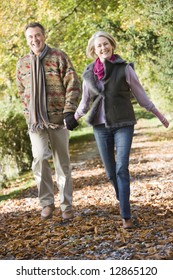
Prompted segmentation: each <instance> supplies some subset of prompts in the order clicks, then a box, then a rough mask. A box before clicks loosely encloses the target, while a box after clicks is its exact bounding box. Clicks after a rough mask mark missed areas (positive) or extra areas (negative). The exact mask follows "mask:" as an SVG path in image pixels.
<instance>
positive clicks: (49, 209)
mask: <svg viewBox="0 0 173 280" xmlns="http://www.w3.org/2000/svg"><path fill="white" fill-rule="evenodd" d="M54 209H55V205H54V204H50V205H47V206H45V207H43V209H42V211H41V217H42V219H44V220H46V219H49V218H51V217H52V213H53V210H54Z"/></svg>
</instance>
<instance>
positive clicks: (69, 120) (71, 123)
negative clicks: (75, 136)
mask: <svg viewBox="0 0 173 280" xmlns="http://www.w3.org/2000/svg"><path fill="white" fill-rule="evenodd" d="M64 121H65V124H66V127H67V129H68V130H73V129H74V128H76V127H77V126H78V125H79V124H78V122H77V120H76V119H75V117H74V113H65V114H64Z"/></svg>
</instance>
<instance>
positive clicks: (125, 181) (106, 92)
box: [75, 31, 169, 229]
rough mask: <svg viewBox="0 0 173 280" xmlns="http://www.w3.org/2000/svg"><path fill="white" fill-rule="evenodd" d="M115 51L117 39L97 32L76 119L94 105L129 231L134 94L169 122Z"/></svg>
mask: <svg viewBox="0 0 173 280" xmlns="http://www.w3.org/2000/svg"><path fill="white" fill-rule="evenodd" d="M115 48H116V43H115V41H114V38H113V37H112V36H111V35H110V34H108V33H106V32H104V31H98V32H96V33H95V34H94V35H93V36H92V37H91V38H90V40H89V41H88V46H87V50H86V54H87V56H88V57H92V58H93V59H95V60H94V62H92V63H91V64H89V65H88V66H87V67H86V69H85V71H84V73H83V94H82V99H81V102H80V104H79V106H78V108H77V110H76V113H75V119H76V120H78V119H79V118H80V117H82V116H84V115H85V114H86V113H87V112H88V111H89V107H90V101H92V106H91V109H90V114H89V117H88V123H89V124H90V125H92V126H93V130H94V135H95V139H96V142H97V146H98V149H99V153H100V156H101V159H102V162H103V164H104V167H105V171H106V175H107V177H108V179H109V180H110V182H111V183H112V184H113V186H114V189H115V192H116V197H117V199H118V200H119V201H120V212H121V216H122V221H123V227H124V228H126V229H127V228H132V227H133V223H132V220H131V212H130V202H129V199H130V176H129V169H128V167H129V155H130V149H131V144H132V138H133V132H134V125H135V124H136V119H135V114H134V110H133V106H132V104H131V101H130V96H131V93H133V95H134V97H135V98H136V99H137V101H138V103H139V104H140V106H142V107H144V108H145V109H146V110H148V111H150V112H152V113H153V114H154V115H156V116H157V117H158V118H159V120H160V121H161V122H162V124H163V125H164V126H165V127H168V125H169V122H168V121H167V119H166V118H165V117H164V116H163V115H162V114H161V113H160V112H159V111H158V110H157V109H156V107H155V106H154V104H153V103H152V102H151V101H150V100H149V99H148V97H147V95H146V93H145V91H144V89H143V87H142V86H141V84H140V82H139V80H138V78H137V76H136V73H135V71H134V69H133V64H132V63H126V61H125V60H123V59H122V58H121V57H120V56H119V55H118V54H114V51H115ZM115 148H116V155H115V153H114V149H115Z"/></svg>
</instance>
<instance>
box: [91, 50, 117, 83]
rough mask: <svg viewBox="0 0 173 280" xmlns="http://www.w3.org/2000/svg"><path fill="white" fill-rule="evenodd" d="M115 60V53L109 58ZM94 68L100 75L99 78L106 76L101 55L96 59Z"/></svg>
mask: <svg viewBox="0 0 173 280" xmlns="http://www.w3.org/2000/svg"><path fill="white" fill-rule="evenodd" d="M114 60H115V55H114V54H113V55H112V56H111V58H110V59H109V61H114ZM93 70H94V74H95V75H96V76H97V77H98V79H99V80H101V79H102V78H103V77H104V66H103V63H102V62H101V60H100V58H99V57H98V58H97V59H96V60H95V63H94V69H93Z"/></svg>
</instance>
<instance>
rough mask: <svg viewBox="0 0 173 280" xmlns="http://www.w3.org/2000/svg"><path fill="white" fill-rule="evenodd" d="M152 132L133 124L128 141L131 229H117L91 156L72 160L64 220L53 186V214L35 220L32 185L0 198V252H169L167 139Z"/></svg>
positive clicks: (172, 214)
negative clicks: (69, 210) (69, 207)
mask: <svg viewBox="0 0 173 280" xmlns="http://www.w3.org/2000/svg"><path fill="white" fill-rule="evenodd" d="M156 134H157V130H156V132H153V131H152V133H150V134H146V133H145V129H142V128H141V129H137V130H136V133H135V137H134V141H133V145H132V152H131V157H130V174H131V208H132V219H133V222H134V225H135V228H134V229H133V230H128V231H127V230H124V229H123V228H122V220H121V217H120V213H119V204H118V202H117V201H116V198H115V194H114V190H113V187H112V186H111V184H110V183H109V182H108V180H107V178H106V175H105V171H104V168H103V165H102V163H101V161H100V158H99V157H98V156H97V155H95V156H94V155H93V158H92V159H89V160H85V161H83V162H82V164H77V165H75V164H72V166H73V168H72V177H73V187H74V194H73V206H74V212H75V217H74V219H73V220H69V221H63V220H62V218H61V212H60V209H59V193H57V194H56V195H55V204H56V210H55V212H54V215H53V218H52V219H50V220H47V221H43V220H41V219H40V211H41V209H40V206H39V203H38V198H37V189H36V187H35V186H32V187H31V188H29V189H27V190H24V191H23V192H22V193H20V194H19V195H17V196H15V197H14V198H12V199H8V200H6V201H3V202H1V204H0V218H1V224H0V237H1V247H0V259H7V260H16V259H21V260H25V259H33V260H34V259H42V260H47V259H49V260H56V259H58V260H70V259H74V260H126V259H127V260H129V259H131V260H138V259H139V260H158V259H164V260H167V259H173V205H172V200H173V189H172V186H173V174H172V166H173V144H172V138H171V137H170V138H169V137H168V138H166V137H165V136H164V139H163V135H161V134H159V136H158V139H157V138H156ZM168 136H169V135H168ZM153 137H155V138H156V139H153ZM17 184H19V182H17Z"/></svg>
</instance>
